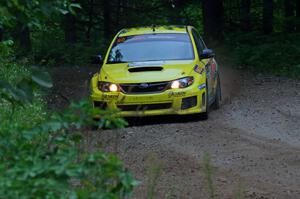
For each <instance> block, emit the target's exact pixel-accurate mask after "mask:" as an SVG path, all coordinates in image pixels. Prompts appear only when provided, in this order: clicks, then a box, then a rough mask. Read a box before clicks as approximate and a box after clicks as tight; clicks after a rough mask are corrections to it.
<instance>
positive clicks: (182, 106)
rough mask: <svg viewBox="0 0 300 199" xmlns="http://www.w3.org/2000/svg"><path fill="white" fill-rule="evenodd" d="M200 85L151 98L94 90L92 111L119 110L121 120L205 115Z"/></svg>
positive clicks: (203, 97)
mask: <svg viewBox="0 0 300 199" xmlns="http://www.w3.org/2000/svg"><path fill="white" fill-rule="evenodd" d="M205 90H206V89H205V86H204V85H196V84H194V85H192V86H190V87H188V88H185V89H170V90H166V91H164V92H161V93H152V94H124V93H122V92H107V93H103V92H100V91H99V90H97V89H96V91H94V92H93V93H92V95H91V99H92V102H93V105H94V108H101V109H113V110H114V109H119V110H120V112H119V115H120V116H122V117H141V116H154V115H186V114H194V113H201V112H205V111H206V100H205V99H206V96H205V95H206V93H205Z"/></svg>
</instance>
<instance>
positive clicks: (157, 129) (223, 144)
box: [51, 66, 300, 199]
mask: <svg viewBox="0 0 300 199" xmlns="http://www.w3.org/2000/svg"><path fill="white" fill-rule="evenodd" d="M95 70H96V69H95V68H76V67H73V68H68V69H63V70H62V69H61V68H58V69H55V70H53V71H52V72H53V75H54V79H55V83H56V87H55V88H54V90H53V93H52V98H51V101H52V103H51V104H52V107H56V108H57V107H63V106H64V105H65V104H66V100H65V99H64V97H67V98H68V99H73V98H75V99H76V98H77V99H78V98H79V97H80V96H82V95H84V93H86V92H83V91H84V90H86V89H85V88H86V84H85V83H84V82H85V81H86V80H87V78H88V77H89V76H90V73H91V72H93V71H95ZM221 78H222V83H223V102H224V104H223V106H222V108H221V109H220V110H217V111H213V112H211V114H210V118H209V120H207V121H199V120H197V119H194V118H193V120H191V118H190V117H155V118H146V119H136V120H134V121H133V122H132V123H134V124H138V125H133V126H131V127H128V128H126V129H122V130H118V131H113V130H106V131H88V132H85V135H86V139H85V142H86V146H87V147H88V148H89V149H90V150H106V151H109V152H116V153H117V154H118V155H119V156H120V158H121V159H122V160H123V161H124V163H125V165H126V166H127V167H128V168H129V169H130V170H132V172H133V173H134V175H135V177H136V178H137V179H138V180H140V181H142V185H141V186H139V187H137V188H136V190H135V195H134V198H138V199H141V198H146V190H147V187H149V185H148V184H147V179H148V178H149V173H148V172H147V171H148V170H149V168H150V170H151V168H152V167H153V165H159V167H160V168H161V170H160V175H159V180H158V183H157V187H156V193H155V197H154V198H164V196H165V195H168V194H169V195H170V196H171V198H180V199H181V198H182V199H190V198H193V199H194V198H195V199H198V198H208V194H209V192H208V186H207V182H206V179H205V174H204V169H203V156H204V154H205V153H209V154H210V156H211V159H212V164H213V168H214V174H213V177H214V183H215V185H216V190H217V191H216V192H217V195H218V198H233V197H234V193H235V192H237V190H245V196H246V198H282V199H286V198H291V199H296V198H300V81H297V80H290V79H285V78H279V77H273V76H262V75H258V76H251V75H249V74H241V73H238V72H236V71H234V70H232V69H231V68H230V67H227V68H226V67H224V66H222V77H221ZM60 95H63V97H62V96H60ZM55 96H57V97H55ZM150 176H151V175H150Z"/></svg>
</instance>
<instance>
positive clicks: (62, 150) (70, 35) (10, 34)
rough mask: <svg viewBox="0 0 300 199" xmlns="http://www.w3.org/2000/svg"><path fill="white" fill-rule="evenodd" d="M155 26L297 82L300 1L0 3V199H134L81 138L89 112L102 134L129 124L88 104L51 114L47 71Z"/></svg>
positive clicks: (105, 156) (121, 177) (253, 69)
mask: <svg viewBox="0 0 300 199" xmlns="http://www.w3.org/2000/svg"><path fill="white" fill-rule="evenodd" d="M152 25H157V26H159V25H192V26H194V27H195V28H196V29H197V30H198V31H199V32H200V33H201V36H203V38H204V40H205V41H206V43H207V44H208V46H211V47H212V48H215V49H216V51H217V52H220V54H221V53H222V55H220V56H229V57H230V59H231V60H233V62H234V63H235V64H234V65H235V66H236V69H237V70H240V71H247V72H250V73H253V74H272V75H274V76H278V77H285V78H291V79H299V77H300V0H1V1H0V136H1V140H0V198H49V199H50V198H74V199H75V198H111V199H114V198H130V197H131V196H132V192H133V190H134V188H135V187H136V186H139V184H140V183H141V182H140V181H137V180H135V178H134V177H133V176H134V174H133V173H132V172H130V168H125V166H124V165H123V163H122V162H121V160H120V159H119V158H118V157H117V156H116V155H115V154H110V153H105V152H103V151H96V152H90V151H89V150H86V149H85V147H84V146H83V145H84V144H83V143H84V139H83V136H82V134H81V133H80V131H82V129H85V128H87V127H86V126H88V125H92V124H93V125H94V123H95V121H94V120H92V119H91V118H92V116H93V115H95V114H101V115H102V116H103V119H102V120H101V121H100V123H97V125H98V126H99V127H100V128H102V127H103V128H106V129H121V128H124V127H125V126H126V125H127V122H126V121H125V120H124V119H122V118H117V117H115V116H114V112H111V111H104V110H94V109H93V108H92V107H91V105H90V103H89V100H88V99H83V100H80V101H77V102H71V103H70V105H69V107H68V108H66V109H65V110H59V111H56V110H51V109H49V108H48V105H47V97H48V93H49V89H51V88H52V87H53V85H55V82H54V81H52V77H51V75H50V74H49V73H48V72H46V71H47V70H48V69H51V68H59V67H60V66H70V67H71V66H75V65H76V66H81V67H85V66H88V65H90V59H91V57H92V56H94V55H98V54H101V55H105V53H106V50H107V48H108V45H109V44H110V42H111V40H112V38H113V37H114V35H115V34H116V33H117V32H118V31H120V30H121V29H122V28H130V27H140V26H152ZM217 56H218V55H217ZM86 97H87V96H86ZM71 101H72V99H71ZM208 170H209V169H208ZM151 188H153V189H154V185H153V187H150V188H149V189H150V190H149V197H148V198H152V197H151V196H150V195H151V193H152V192H153V190H152V192H151ZM166 198H167V197H166ZM211 198H214V196H211Z"/></svg>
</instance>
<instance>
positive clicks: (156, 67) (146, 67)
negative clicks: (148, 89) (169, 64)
mask: <svg viewBox="0 0 300 199" xmlns="http://www.w3.org/2000/svg"><path fill="white" fill-rule="evenodd" d="M163 65H164V62H163V61H147V62H133V63H130V64H128V68H129V69H128V71H129V72H131V73H135V72H149V71H162V70H163Z"/></svg>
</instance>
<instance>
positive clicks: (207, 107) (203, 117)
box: [200, 82, 209, 120]
mask: <svg viewBox="0 0 300 199" xmlns="http://www.w3.org/2000/svg"><path fill="white" fill-rule="evenodd" d="M205 97H206V99H205V106H206V111H205V112H203V113H200V119H201V120H207V119H208V115H209V102H208V88H207V82H206V89H205Z"/></svg>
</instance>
